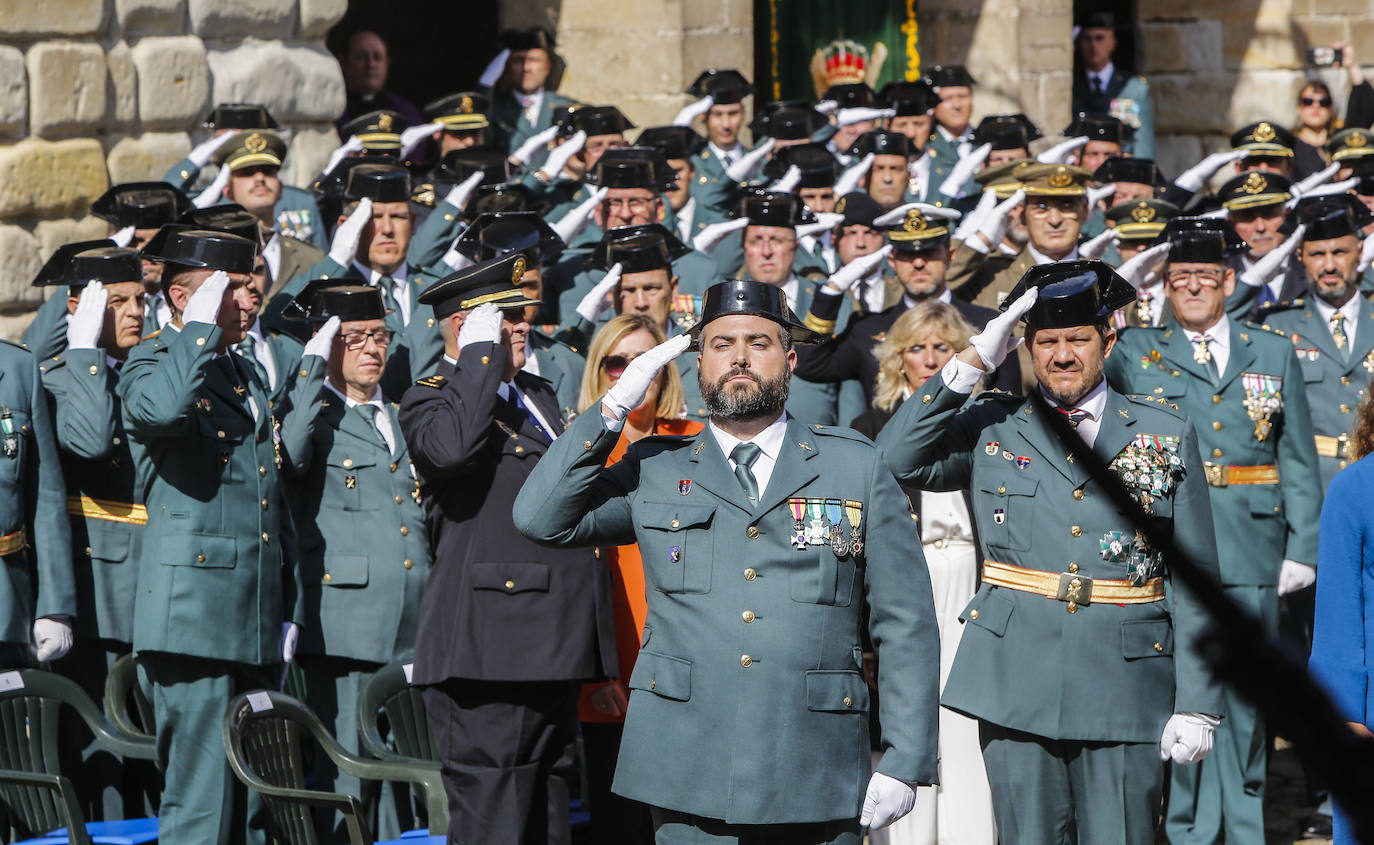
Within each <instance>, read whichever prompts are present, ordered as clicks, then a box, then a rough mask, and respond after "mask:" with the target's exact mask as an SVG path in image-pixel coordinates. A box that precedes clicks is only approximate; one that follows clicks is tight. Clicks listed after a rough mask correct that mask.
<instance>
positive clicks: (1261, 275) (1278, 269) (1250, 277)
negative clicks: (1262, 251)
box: [1240, 223, 1307, 287]
mask: <svg viewBox="0 0 1374 845" xmlns="http://www.w3.org/2000/svg"><path fill="white" fill-rule="evenodd" d="M1306 234H1307V224H1306V223H1300V224H1298V228H1296V229H1294V230H1293V234H1291V235H1289V236H1288V237H1287V238H1284V241H1283V243H1281V244H1279V245H1278V246H1276V247H1274V248H1273V249H1271V250H1269V254H1268V255H1266V256H1264V257H1263V258H1261V259H1260V260H1259V261H1256V262H1255V265H1254V266H1253V267H1251V268H1250V269H1249V270H1246V271H1245V272H1244V273H1241V274H1240V280H1241V281H1242V282H1244V283H1245V284H1247V285H1250V286H1251V287H1259V286H1260V285H1265V284H1268V283H1269V282H1272V281H1273V280H1274V279H1277V278H1278V277H1279V275H1280V274H1281V273H1283V268H1284V266H1285V265H1286V264H1287V263H1288V257H1289V256H1290V255H1292V254H1293V250H1295V249H1297V248H1298V244H1300V243H1302V238H1303V235H1306Z"/></svg>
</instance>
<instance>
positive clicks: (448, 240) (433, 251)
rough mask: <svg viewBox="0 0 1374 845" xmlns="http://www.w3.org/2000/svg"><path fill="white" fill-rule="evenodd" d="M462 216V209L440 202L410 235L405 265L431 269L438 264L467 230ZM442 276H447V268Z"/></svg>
mask: <svg viewBox="0 0 1374 845" xmlns="http://www.w3.org/2000/svg"><path fill="white" fill-rule="evenodd" d="M462 214H463V210H462V209H460V208H458V207H457V206H455V205H450V204H449V203H447V202H444V201H442V200H440V201H439V203H438V204H437V205H435V207H434V210H433V211H431V212H430V213H429V214H428V215H427V216H426V217H425V220H424V222H423V223H421V224H420V225H419V226H417V227H415V231H414V233H413V234H411V236H410V245H409V246H407V247H406V263H407V264H409V265H410V266H411V267H433V266H435V265H436V264H438V263H439V261H440V259H442V258H443V257H444V253H446V252H448V248H449V247H450V246H452V245H453V241H454V239H455V238H457V237H458V236H459V235H460V234H462V232H463V229H465V228H467V224H466V223H464V222H463V220H462ZM444 275H448V271H447V268H445V272H444Z"/></svg>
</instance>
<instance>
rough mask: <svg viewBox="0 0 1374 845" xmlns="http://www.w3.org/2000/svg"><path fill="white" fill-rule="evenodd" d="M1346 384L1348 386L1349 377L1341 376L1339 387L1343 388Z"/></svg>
mask: <svg viewBox="0 0 1374 845" xmlns="http://www.w3.org/2000/svg"><path fill="white" fill-rule="evenodd" d="M1348 384H1350V376H1341V386H1342V387H1345V386H1346V385H1348Z"/></svg>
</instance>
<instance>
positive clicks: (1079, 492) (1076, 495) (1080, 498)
mask: <svg viewBox="0 0 1374 845" xmlns="http://www.w3.org/2000/svg"><path fill="white" fill-rule="evenodd" d="M1073 497H1074V498H1075V499H1077V500H1078V501H1080V502H1081V501H1083V491H1082V490H1075V491H1073Z"/></svg>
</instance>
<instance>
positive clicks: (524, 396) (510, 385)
mask: <svg viewBox="0 0 1374 845" xmlns="http://www.w3.org/2000/svg"><path fill="white" fill-rule="evenodd" d="M512 393H514V394H515V395H518V396H519V397H520V403H521V404H523V405H524V406H525V407H526V408H528V409H529V412H530V413H531V414H533V415H534V418H535V420H536V421H537V422H538V423H539V425H540V427H542V428H543V429H544V433H545V434H547V435H548V436H549V439H550V440H552V439H553V438H555V437H557V436H558V431H559V430H558V429H557V428H554V427H553V426H552V425H551V424H550V423H549V421H548V419H547V418H546V417H545V416H544V413H543V412H542V411H540V410H539V407H538V406H537V405H535V404H534V403H533V402H531V401H530V397H529V394H528V393H526V392H525V391H523V390H521V389H520V388H518V387H516V386H515V382H513V381H503V382H501V386H500V387H498V388H496V394H497V395H498V396H500V397H501V398H502V399H504V400H506V401H507V402H514V401H515V400H513V399H512V398H511V395H512Z"/></svg>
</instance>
